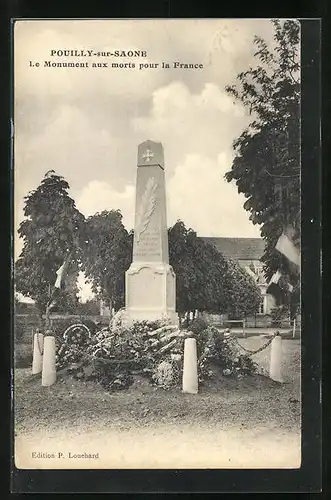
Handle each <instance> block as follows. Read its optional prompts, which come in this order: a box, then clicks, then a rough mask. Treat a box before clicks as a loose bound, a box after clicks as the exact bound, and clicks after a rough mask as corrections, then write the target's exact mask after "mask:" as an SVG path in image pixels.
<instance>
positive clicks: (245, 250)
mask: <svg viewBox="0 0 331 500" xmlns="http://www.w3.org/2000/svg"><path fill="white" fill-rule="evenodd" d="M202 239H203V240H204V241H205V242H206V243H209V244H210V245H213V246H214V247H215V248H216V249H217V250H218V251H219V252H220V253H222V254H223V255H224V257H225V258H227V259H232V260H234V261H236V262H237V263H238V264H239V265H240V266H241V267H242V268H243V269H245V271H246V272H247V273H248V274H249V275H250V276H251V277H252V278H253V279H254V280H255V282H256V284H257V285H258V287H259V288H260V291H261V296H262V297H261V305H260V311H259V314H261V315H262V314H264V315H265V314H270V312H271V309H273V308H274V307H275V305H276V300H275V297H274V296H273V295H271V294H270V293H267V288H268V283H267V281H266V279H265V276H264V273H263V263H262V262H261V257H262V255H263V252H264V246H265V243H264V241H263V239H262V238H226V237H222V238H218V237H217V238H216V237H202Z"/></svg>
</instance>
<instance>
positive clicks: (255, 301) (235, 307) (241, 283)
mask: <svg viewBox="0 0 331 500" xmlns="http://www.w3.org/2000/svg"><path fill="white" fill-rule="evenodd" d="M227 261H228V262H227V264H228V265H227V271H226V274H225V276H224V278H223V279H224V283H225V289H226V291H225V293H226V296H227V297H228V298H229V299H230V300H228V301H227V308H226V311H225V312H227V313H229V314H230V315H231V316H233V318H245V317H246V316H249V315H251V314H256V313H257V312H258V310H259V306H260V303H261V292H260V289H259V288H258V287H257V286H256V283H255V281H254V280H253V279H252V278H251V277H250V276H249V275H248V273H247V272H246V271H245V270H244V269H242V268H241V267H240V265H239V264H238V263H237V262H235V261H234V260H232V259H227Z"/></svg>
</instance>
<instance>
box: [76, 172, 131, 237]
mask: <svg viewBox="0 0 331 500" xmlns="http://www.w3.org/2000/svg"><path fill="white" fill-rule="evenodd" d="M134 195H135V187H134V186H133V185H130V186H126V187H125V189H124V191H121V192H119V191H116V190H115V189H114V188H113V187H112V186H111V185H110V184H108V183H107V182H100V181H96V180H95V181H92V182H89V183H88V184H87V186H86V187H85V188H84V189H83V190H82V192H81V194H80V196H79V198H77V201H76V206H77V208H78V209H79V210H80V211H81V212H82V213H83V214H84V215H85V216H86V217H87V216H89V215H93V214H95V213H96V212H102V211H103V210H117V209H120V210H121V212H122V215H123V224H124V225H125V226H126V227H127V228H128V229H129V230H130V229H132V228H133V220H134V203H135V199H134Z"/></svg>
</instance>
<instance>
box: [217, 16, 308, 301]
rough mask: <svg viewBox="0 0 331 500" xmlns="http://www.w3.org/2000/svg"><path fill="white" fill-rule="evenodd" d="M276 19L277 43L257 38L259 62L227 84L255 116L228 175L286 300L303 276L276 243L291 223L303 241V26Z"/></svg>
mask: <svg viewBox="0 0 331 500" xmlns="http://www.w3.org/2000/svg"><path fill="white" fill-rule="evenodd" d="M272 23H273V28H274V47H268V45H267V43H266V42H265V40H263V39H261V38H259V37H255V39H254V44H255V45H256V53H255V57H256V65H255V67H250V68H248V69H247V70H246V71H243V72H241V73H239V74H238V76H237V84H235V85H233V86H228V87H226V90H227V92H228V94H229V95H231V96H233V98H234V99H235V100H237V101H239V102H241V103H242V104H243V105H244V107H246V109H247V110H248V112H249V113H250V115H251V116H252V121H251V123H250V125H249V126H248V128H247V129H246V130H244V132H243V133H242V134H241V135H240V137H239V138H238V139H237V140H236V141H235V142H234V145H233V148H234V153H235V157H234V160H233V163H232V168H231V170H230V171H229V172H227V173H226V175H225V178H226V179H227V181H228V182H231V181H233V180H235V181H236V184H237V186H238V191H239V193H243V194H244V195H245V197H246V198H247V201H246V202H245V204H244V208H245V209H246V210H247V211H249V212H250V214H251V215H250V220H251V221H252V222H253V224H259V225H260V228H261V236H262V237H263V238H264V240H265V242H266V248H265V252H264V255H263V257H262V261H263V262H264V271H265V274H266V278H267V279H270V278H271V276H272V275H273V274H274V272H275V271H276V270H280V271H281V272H282V274H283V276H284V280H283V291H284V299H285V300H288V299H289V295H288V294H287V292H286V290H287V288H288V286H287V284H288V282H291V284H292V285H294V286H296V285H297V284H298V280H299V276H298V273H297V269H296V268H294V267H292V266H291V264H290V262H289V261H288V260H287V259H286V258H285V257H283V256H282V255H281V254H280V253H279V252H278V251H277V250H275V245H276V243H277V240H278V238H279V236H280V234H281V233H282V231H283V230H284V228H291V231H292V238H293V241H294V243H295V244H297V245H298V246H299V242H300V224H301V217H300V76H299V70H300V64H299V50H300V47H299V42H300V26H299V22H297V21H295V20H288V21H285V22H280V21H278V20H274V21H272ZM297 298H298V294H297V293H296V294H293V295H292V300H293V301H296V300H297Z"/></svg>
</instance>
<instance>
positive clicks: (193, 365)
mask: <svg viewBox="0 0 331 500" xmlns="http://www.w3.org/2000/svg"><path fill="white" fill-rule="evenodd" d="M183 392H188V393H190V394H197V392H198V359H197V341H196V339H193V338H188V339H185V343H184V367H183Z"/></svg>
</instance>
